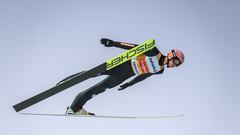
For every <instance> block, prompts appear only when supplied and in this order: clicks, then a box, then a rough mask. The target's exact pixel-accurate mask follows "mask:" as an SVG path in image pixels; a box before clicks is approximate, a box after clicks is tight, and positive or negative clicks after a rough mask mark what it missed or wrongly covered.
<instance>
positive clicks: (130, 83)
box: [118, 73, 153, 90]
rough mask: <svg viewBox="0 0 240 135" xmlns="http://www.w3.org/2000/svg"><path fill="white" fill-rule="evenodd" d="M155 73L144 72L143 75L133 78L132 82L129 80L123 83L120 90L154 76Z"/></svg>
mask: <svg viewBox="0 0 240 135" xmlns="http://www.w3.org/2000/svg"><path fill="white" fill-rule="evenodd" d="M152 75H153V74H151V73H148V74H143V75H138V76H137V77H135V78H134V79H133V80H131V81H130V82H127V83H125V84H123V85H121V86H120V88H119V89H118V90H123V89H125V88H127V87H128V86H132V85H134V84H136V83H138V82H141V81H143V80H145V79H146V78H148V77H150V76H152Z"/></svg>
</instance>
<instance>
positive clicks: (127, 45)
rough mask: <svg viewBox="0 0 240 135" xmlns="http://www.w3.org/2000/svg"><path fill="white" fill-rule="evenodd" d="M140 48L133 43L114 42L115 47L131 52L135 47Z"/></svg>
mask: <svg viewBox="0 0 240 135" xmlns="http://www.w3.org/2000/svg"><path fill="white" fill-rule="evenodd" d="M136 46H138V45H137V44H131V43H126V42H116V41H115V42H114V47H118V48H122V49H126V50H130V49H132V48H134V47H136Z"/></svg>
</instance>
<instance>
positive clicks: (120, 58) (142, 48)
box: [107, 42, 154, 70]
mask: <svg viewBox="0 0 240 135" xmlns="http://www.w3.org/2000/svg"><path fill="white" fill-rule="evenodd" d="M153 46H154V42H152V43H150V44H147V43H144V44H142V45H138V46H137V47H135V48H133V49H131V50H129V51H127V52H126V53H124V54H121V55H119V56H117V57H115V58H113V59H111V60H110V61H108V62H107V69H108V70H109V69H111V68H113V67H116V66H117V65H120V64H122V63H124V62H126V61H128V60H130V59H132V58H133V57H135V56H137V55H139V54H142V53H144V52H146V51H147V50H149V49H151V48H152V47H153Z"/></svg>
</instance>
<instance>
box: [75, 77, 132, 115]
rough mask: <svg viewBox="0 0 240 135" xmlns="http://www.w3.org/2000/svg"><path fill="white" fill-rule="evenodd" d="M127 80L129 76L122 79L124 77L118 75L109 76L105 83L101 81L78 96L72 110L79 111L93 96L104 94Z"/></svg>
mask: <svg viewBox="0 0 240 135" xmlns="http://www.w3.org/2000/svg"><path fill="white" fill-rule="evenodd" d="M127 78H129V77H128V76H125V77H122V76H118V75H109V76H108V77H107V78H105V79H104V80H103V81H101V82H99V83H98V84H96V85H94V86H92V87H90V88H89V89H87V90H85V91H83V92H81V93H79V94H78V95H77V96H76V98H75V99H74V101H73V103H72V105H71V108H72V109H73V110H74V111H78V110H79V109H81V108H82V106H83V105H84V104H85V103H86V102H87V101H88V100H90V99H91V98H92V97H93V96H95V95H98V94H100V93H102V92H104V91H105V90H106V89H109V88H113V87H115V86H117V85H119V84H121V83H122V82H123V81H125V80H126V79H127Z"/></svg>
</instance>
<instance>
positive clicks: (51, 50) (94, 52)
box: [0, 0, 240, 135]
mask: <svg viewBox="0 0 240 135" xmlns="http://www.w3.org/2000/svg"><path fill="white" fill-rule="evenodd" d="M239 9H240V2H239V1H237V0H201V1H200V0H199V1H197V0H185V1H177V0H176V1H160V0H145V1H143V0H141V1H140V0H139V1H138V0H132V1H130V0H122V1H114V0H104V1H100V0H78V1H77V0H75V1H73V0H68V1H67V0H66V1H64V0H41V1H40V0H38V1H37V0H35V1H31V0H21V1H18V0H1V1H0V69H1V70H0V75H1V77H0V82H1V85H0V103H1V112H0V113H1V115H0V120H1V121H0V127H1V134H4V135H16V134H18V135H32V134H34V135H43V134H58V135H66V134H88V135H94V134H101V135H106V134H107V135H108V134H109V135H113V134H114V135H124V134H132V135H145V134H156V135H159V134H165V135H175V134H180V135H213V134H215V135H226V134H231V135H238V134H239V133H240V130H239V124H240V117H239V113H240V109H239V103H240V100H239V99H240V98H239V97H240V92H239V79H240V77H239V75H240V74H239V68H240V63H239V57H240V55H239V54H238V52H239V51H240V49H239V39H240V37H239V35H240V26H239V24H240V17H239V12H240V10H239ZM102 37H106V38H110V39H113V40H116V41H126V42H131V43H141V42H143V41H145V40H146V39H149V38H153V39H155V40H156V42H157V46H158V48H159V50H161V51H162V53H164V54H166V53H167V52H168V51H170V50H171V49H173V48H178V49H181V50H183V51H184V53H185V55H186V62H185V63H184V64H183V65H182V66H181V67H179V68H176V69H166V70H165V72H164V74H162V75H159V76H154V77H151V78H149V79H147V80H146V81H144V82H141V83H139V84H136V85H134V86H132V87H129V88H128V89H127V90H124V91H121V92H119V91H117V87H116V88H113V89H111V90H108V91H107V92H105V93H103V94H101V95H98V96H96V97H95V98H94V99H93V100H91V101H89V102H88V103H87V105H86V109H87V110H89V111H92V112H95V113H96V114H102V115H123V116H144V115H171V114H179V113H185V114H186V116H184V117H181V118H173V119H157V120H126V119H89V118H75V117H73V118H72V117H40V116H39V117H38V116H20V115H18V114H17V113H16V112H15V111H14V110H13V108H12V105H15V104H16V103H19V102H21V101H23V100H25V99H27V98H29V97H31V96H33V95H35V94H38V93H40V92H42V91H44V90H46V89H48V88H50V87H52V86H53V85H54V84H55V83H56V82H58V81H59V80H61V79H63V78H64V77H66V76H68V75H71V74H73V73H76V72H79V71H82V70H86V69H90V68H92V67H95V66H97V65H98V64H101V63H103V62H104V61H105V60H107V59H109V58H112V57H114V56H116V55H118V54H120V53H122V52H124V50H121V49H117V48H105V47H103V46H102V45H101V44H100V42H99V40H100V39H101V38H102ZM103 78H104V77H98V78H95V79H90V80H88V81H86V82H83V83H81V84H78V85H76V86H74V87H72V88H70V89H68V90H66V91H64V92H62V93H60V94H57V95H55V96H53V97H51V98H48V99H47V100H44V101H42V102H40V103H38V104H36V105H34V106H32V107H29V108H27V109H25V110H23V111H22V112H38V113H64V112H65V109H66V106H68V105H70V104H71V102H72V100H73V99H74V98H75V96H76V95H77V94H78V93H79V92H81V91H83V90H85V89H87V88H88V87H90V86H92V85H94V84H95V83H97V82H98V81H100V80H102V79H103Z"/></svg>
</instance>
